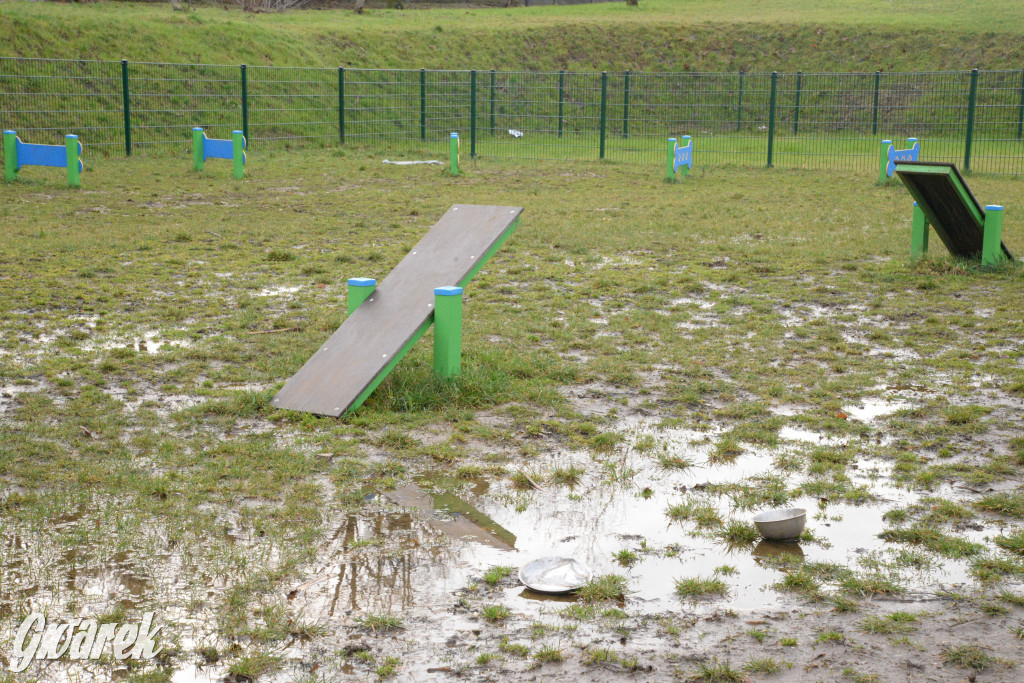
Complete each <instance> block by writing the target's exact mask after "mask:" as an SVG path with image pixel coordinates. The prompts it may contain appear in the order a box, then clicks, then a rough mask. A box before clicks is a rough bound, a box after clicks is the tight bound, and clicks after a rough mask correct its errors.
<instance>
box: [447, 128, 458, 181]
mask: <svg viewBox="0 0 1024 683" xmlns="http://www.w3.org/2000/svg"><path fill="white" fill-rule="evenodd" d="M448 152H449V155H450V157H451V159H450V161H449V164H448V170H449V172H450V173H451V174H452V175H459V134H458V133H452V134H451V136H450V137H449V143H448Z"/></svg>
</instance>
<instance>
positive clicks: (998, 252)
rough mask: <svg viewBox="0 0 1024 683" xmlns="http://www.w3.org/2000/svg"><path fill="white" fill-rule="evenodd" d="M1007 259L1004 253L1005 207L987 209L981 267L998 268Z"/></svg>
mask: <svg viewBox="0 0 1024 683" xmlns="http://www.w3.org/2000/svg"><path fill="white" fill-rule="evenodd" d="M1005 259H1006V254H1005V253H1004V252H1003V207H1001V206H999V205H998V204H989V205H988V206H986V207H985V234H984V237H983V238H982V247H981V265H983V266H997V265H999V264H1000V263H1002V262H1003V261H1004V260H1005Z"/></svg>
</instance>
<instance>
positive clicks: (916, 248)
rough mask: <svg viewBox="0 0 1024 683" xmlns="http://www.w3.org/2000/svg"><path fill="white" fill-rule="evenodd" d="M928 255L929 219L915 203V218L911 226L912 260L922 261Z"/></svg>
mask: <svg viewBox="0 0 1024 683" xmlns="http://www.w3.org/2000/svg"><path fill="white" fill-rule="evenodd" d="M927 253H928V219H927V218H925V217H924V211H922V210H921V207H920V206H918V205H917V202H914V218H913V220H912V221H911V226H910V260H911V261H920V260H921V259H923V258H924V256H925V254H927Z"/></svg>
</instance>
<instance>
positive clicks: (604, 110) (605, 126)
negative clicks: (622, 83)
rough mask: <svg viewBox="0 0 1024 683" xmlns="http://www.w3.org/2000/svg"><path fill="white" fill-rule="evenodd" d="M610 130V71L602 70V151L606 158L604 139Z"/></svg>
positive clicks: (601, 155) (602, 155)
mask: <svg viewBox="0 0 1024 683" xmlns="http://www.w3.org/2000/svg"><path fill="white" fill-rule="evenodd" d="M607 132H608V72H607V71H602V72H601V153H600V158H601V159H604V139H605V134H606V133H607Z"/></svg>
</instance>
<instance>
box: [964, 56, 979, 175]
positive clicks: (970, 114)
mask: <svg viewBox="0 0 1024 683" xmlns="http://www.w3.org/2000/svg"><path fill="white" fill-rule="evenodd" d="M977 102H978V70H977V69H971V90H970V92H969V93H968V95H967V137H966V139H965V140H964V172H965V173H966V172H967V171H970V170H971V145H972V143H973V142H974V107H975V105H976V104H977Z"/></svg>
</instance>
